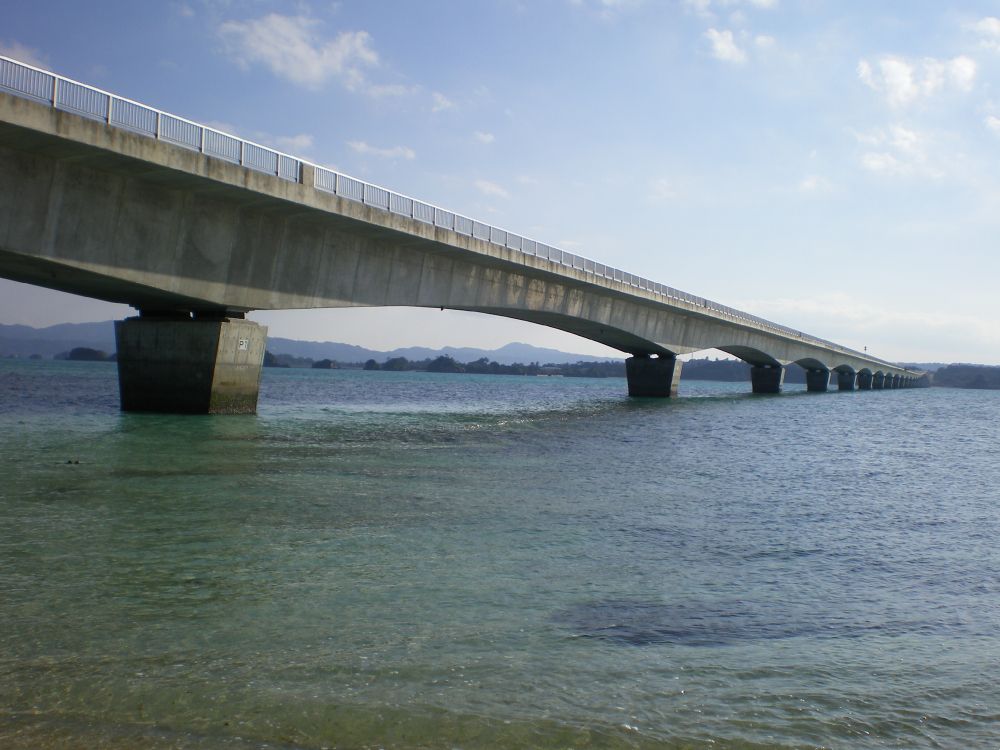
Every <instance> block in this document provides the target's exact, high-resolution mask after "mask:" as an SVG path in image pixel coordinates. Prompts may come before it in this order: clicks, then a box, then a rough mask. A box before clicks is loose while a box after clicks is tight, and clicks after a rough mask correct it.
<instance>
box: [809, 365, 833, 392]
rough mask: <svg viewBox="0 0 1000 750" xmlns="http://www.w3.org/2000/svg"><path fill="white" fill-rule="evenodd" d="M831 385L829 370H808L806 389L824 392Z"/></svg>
mask: <svg viewBox="0 0 1000 750" xmlns="http://www.w3.org/2000/svg"><path fill="white" fill-rule="evenodd" d="M829 387H830V371H829V370H806V390H807V391H812V392H813V393H824V392H826V390H827V388H829Z"/></svg>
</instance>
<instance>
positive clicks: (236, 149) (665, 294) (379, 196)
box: [0, 56, 895, 367]
mask: <svg viewBox="0 0 1000 750" xmlns="http://www.w3.org/2000/svg"><path fill="white" fill-rule="evenodd" d="M0 90H4V91H8V92H10V93H13V94H16V95H18V96H22V97H26V98H29V99H34V100H36V101H39V102H44V103H47V104H49V105H50V106H52V107H54V108H56V109H61V110H65V111H68V112H74V113H76V114H79V115H83V116H84V117H89V118H91V119H95V120H99V121H101V122H104V123H107V124H108V125H111V126H113V127H118V128H123V129H125V130H130V131H132V132H135V133H139V134H141V135H146V136H149V137H151V138H156V139H159V140H163V141H168V142H170V143H173V144H175V145H177V146H182V147H184V148H189V149H191V150H193V151H197V152H199V153H203V154H206V155H208V156H212V157H215V158H217V159H224V160H225V161H229V162H232V163H233V164H239V165H241V166H244V167H247V168H248V169H254V170H256V171H259V172H263V173H265V174H270V175H274V176H275V177H278V178H280V179H283V180H288V181H290V182H296V183H301V182H302V181H303V180H302V174H303V170H302V165H303V164H309V165H310V166H312V167H313V168H314V174H315V178H314V180H313V187H315V188H316V189H317V190H321V191H323V192H327V193H332V194H333V195H336V196H338V197H341V198H345V199H347V200H351V201H356V202H358V203H363V204H365V205H368V206H372V207H373V208H377V209H380V210H382V211H388V212H390V213H394V214H398V215H400V216H405V217H408V218H411V219H415V220H417V221H421V222H424V223H426V224H429V225H432V226H435V227H441V228H442V229H447V230H449V231H452V232H456V233H457V234H461V235H465V236H467V237H472V238H474V239H478V240H482V241H484V242H489V243H491V244H493V245H497V246H500V247H504V248H507V249H509V250H511V251H513V254H514V256H515V257H521V258H523V259H524V260H525V261H527V259H529V258H532V259H536V258H538V259H542V260H546V261H548V262H549V263H551V264H554V265H556V266H558V267H561V268H565V269H573V270H576V271H580V272H582V273H583V274H584V276H590V277H593V278H595V279H597V278H599V279H603V280H605V281H611V282H615V283H618V284H622V285H624V286H627V287H629V288H631V289H633V290H639V291H643V292H646V293H647V294H649V295H651V296H653V297H654V298H659V299H661V300H663V301H670V302H671V303H672V304H676V303H678V302H681V303H684V304H685V305H687V306H688V307H693V308H697V309H698V311H699V312H704V311H710V312H711V313H712V314H713V315H715V316H717V317H720V318H723V319H726V320H730V321H732V322H736V323H745V324H751V325H753V326H754V327H755V328H758V329H762V330H765V331H769V332H771V333H776V334H780V335H784V336H791V337H793V338H796V339H799V340H801V341H804V342H806V343H811V344H815V345H818V346H821V347H823V348H825V349H831V350H834V351H839V352H842V353H844V354H849V355H851V356H855V357H860V358H863V359H866V360H869V361H872V362H878V363H881V364H885V365H887V366H891V367H895V365H892V364H891V363H890V362H886V361H884V360H880V359H876V358H874V357H871V356H869V355H868V354H865V353H862V352H858V351H855V350H853V349H849V348H847V347H844V346H841V345H839V344H835V343H833V342H832V341H827V340H825V339H821V338H817V337H815V336H810V335H807V334H804V333H802V332H801V331H797V330H795V329H793V328H789V327H788V326H783V325H781V324H779V323H775V322H773V321H770V320H765V319H764V318H760V317H758V316H756V315H751V314H750V313H748V312H744V311H742V310H736V309H734V308H732V307H729V306H727V305H723V304H720V303H718V302H713V301H712V300H708V299H705V298H704V297H698V296H695V295H693V294H688V293H687V292H682V291H681V290H679V289H674V288H673V287H669V286H667V285H665V284H660V283H657V282H654V281H651V280H650V279H647V278H644V277H642V276H636V275H635V274H631V273H628V272H626V271H622V270H620V269H618V268H613V267H611V266H608V265H605V264H603V263H598V262H597V261H595V260H591V259H590V258H585V257H583V256H580V255H575V254H574V253H570V252H568V251H566V250H561V249H559V248H557V247H554V246H552V245H547V244H545V243H543V242H539V241H538V240H534V239H530V238H528V237H524V236H522V235H519V234H516V233H514V232H509V231H507V230H505V229H502V228H500V227H495V226H492V225H490V224H485V223H483V222H480V221H477V220H475V219H472V218H469V217H467V216H463V215H461V214H457V213H454V212H452V211H448V210H445V209H443V208H440V207H438V206H435V205H433V204H430V203H426V202H424V201H420V200H417V199H416V198H411V197H409V196H406V195H403V194H401V193H396V192H394V191H392V190H388V189H387V188H383V187H379V186H378V185H373V184H371V183H368V182H365V181H363V180H359V179H357V178H354V177H350V176H348V175H345V174H342V173H340V172H336V171H334V170H332V169H327V168H326V167H321V166H318V165H315V164H312V163H311V162H307V161H304V160H302V159H299V158H297V157H294V156H290V155H289V154H284V153H282V152H280V151H276V150H274V149H271V148H268V147H266V146H262V145H260V144H258V143H254V142H252V141H248V140H246V139H243V138H238V137H236V136H234V135H229V134H228V133H224V132H222V131H221V130H216V129H215V128H210V127H208V126H206V125H200V124H198V123H196V122H192V121H191V120H186V119H184V118H183V117H177V116H176V115H172V114H169V113H167V112H163V111H161V110H158V109H155V108H153V107H148V106H146V105H145V104H140V103H139V102H134V101H132V100H130V99H125V98H123V97H120V96H117V95H115V94H111V93H109V92H107V91H102V90H100V89H97V88H94V87H93V86H88V85H86V84H83V83H79V82H78V81H73V80H71V79H69V78H65V77H63V76H60V75H56V74H55V73H50V72H49V71H45V70H42V69H40V68H36V67H34V66H31V65H26V64H24V63H21V62H18V61H17V60H13V59H11V58H9V57H3V56H0Z"/></svg>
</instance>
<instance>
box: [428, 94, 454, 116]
mask: <svg viewBox="0 0 1000 750" xmlns="http://www.w3.org/2000/svg"><path fill="white" fill-rule="evenodd" d="M431 98H432V99H433V101H434V103H433V104H432V105H431V111H432V112H443V111H444V110H446V109H453V108H454V107H455V103H454V102H453V101H451V100H450V99H449V98H448V97H447V96H445V95H444V94H442V93H440V92H438V91H435V92H434V93H433V94H432V97H431Z"/></svg>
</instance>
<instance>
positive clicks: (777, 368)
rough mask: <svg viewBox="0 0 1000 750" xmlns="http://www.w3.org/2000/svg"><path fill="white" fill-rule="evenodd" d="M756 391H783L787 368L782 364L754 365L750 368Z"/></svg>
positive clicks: (754, 390)
mask: <svg viewBox="0 0 1000 750" xmlns="http://www.w3.org/2000/svg"><path fill="white" fill-rule="evenodd" d="M750 381H751V383H752V384H753V392H754V393H781V384H782V383H783V382H784V381H785V368H784V367H782V366H781V365H754V366H753V367H751V368H750Z"/></svg>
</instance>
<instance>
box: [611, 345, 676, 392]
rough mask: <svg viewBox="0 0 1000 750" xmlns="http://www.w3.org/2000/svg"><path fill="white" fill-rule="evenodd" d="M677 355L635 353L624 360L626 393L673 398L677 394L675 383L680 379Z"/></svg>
mask: <svg viewBox="0 0 1000 750" xmlns="http://www.w3.org/2000/svg"><path fill="white" fill-rule="evenodd" d="M683 364H684V363H683V362H679V361H677V357H670V356H662V355H661V356H659V357H655V358H653V357H650V356H649V355H637V356H635V357H629V358H628V359H626V360H625V376H626V377H627V378H628V395H629V396H645V397H652V398H673V397H676V396H677V384H678V383H679V382H680V379H681V365H683Z"/></svg>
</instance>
